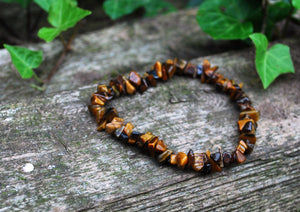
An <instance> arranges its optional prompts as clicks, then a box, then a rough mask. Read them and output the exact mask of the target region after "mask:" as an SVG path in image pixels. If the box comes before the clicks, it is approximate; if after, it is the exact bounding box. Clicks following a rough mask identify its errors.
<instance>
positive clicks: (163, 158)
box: [157, 149, 173, 163]
mask: <svg viewBox="0 0 300 212" xmlns="http://www.w3.org/2000/svg"><path fill="white" fill-rule="evenodd" d="M172 153H173V151H172V150H170V149H167V150H166V151H164V152H163V153H161V154H160V155H158V157H157V160H158V162H159V163H164V162H166V161H168V159H169V158H170V156H171V154H172Z"/></svg>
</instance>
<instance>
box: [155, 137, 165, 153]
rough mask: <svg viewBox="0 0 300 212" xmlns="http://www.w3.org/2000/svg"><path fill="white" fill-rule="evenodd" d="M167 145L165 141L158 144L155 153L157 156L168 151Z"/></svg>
mask: <svg viewBox="0 0 300 212" xmlns="http://www.w3.org/2000/svg"><path fill="white" fill-rule="evenodd" d="M167 148H168V147H167V145H166V144H165V142H164V141H163V140H159V141H158V142H157V144H156V147H155V152H156V153H157V154H160V153H163V152H164V151H166V150H167Z"/></svg>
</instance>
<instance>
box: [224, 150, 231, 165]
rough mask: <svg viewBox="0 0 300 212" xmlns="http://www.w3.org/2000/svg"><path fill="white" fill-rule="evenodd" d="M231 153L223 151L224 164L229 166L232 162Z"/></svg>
mask: <svg viewBox="0 0 300 212" xmlns="http://www.w3.org/2000/svg"><path fill="white" fill-rule="evenodd" d="M231 160H232V158H231V154H230V153H228V152H224V153H223V163H224V166H229V165H230V164H231Z"/></svg>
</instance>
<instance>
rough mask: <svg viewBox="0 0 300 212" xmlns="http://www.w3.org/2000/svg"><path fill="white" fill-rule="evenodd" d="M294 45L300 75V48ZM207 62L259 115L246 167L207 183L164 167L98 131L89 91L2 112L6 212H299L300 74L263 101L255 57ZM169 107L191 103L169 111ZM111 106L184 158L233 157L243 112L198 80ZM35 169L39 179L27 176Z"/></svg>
mask: <svg viewBox="0 0 300 212" xmlns="http://www.w3.org/2000/svg"><path fill="white" fill-rule="evenodd" d="M288 42H290V44H292V45H293V48H292V54H293V57H295V58H294V62H295V68H296V70H297V69H299V67H300V63H299V59H298V58H299V57H297V56H298V54H299V52H300V51H299V48H300V45H299V41H288ZM249 52H250V54H249ZM208 59H210V60H211V61H212V63H213V64H215V65H219V66H220V72H221V73H223V74H224V75H226V76H227V77H229V78H233V79H235V80H236V81H237V82H244V83H245V91H246V92H247V93H248V94H249V96H250V97H252V99H253V102H254V105H255V106H256V107H257V108H258V109H259V110H260V111H261V115H262V118H261V120H260V121H259V123H258V125H259V127H258V136H257V137H258V142H257V147H256V148H255V150H254V153H253V154H252V155H251V157H250V158H249V159H248V160H247V162H246V163H245V164H243V165H240V166H236V167H232V168H229V169H225V170H224V172H222V173H217V174H213V175H210V176H205V177H203V176H197V174H195V173H193V172H183V171H180V170H177V169H176V168H172V167H166V166H160V165H158V164H157V163H156V162H155V161H154V160H153V159H151V158H150V157H148V156H146V155H143V154H142V153H140V152H139V151H138V150H137V149H134V148H132V147H129V146H127V145H123V144H120V143H119V142H118V141H116V140H114V139H113V138H111V137H110V136H109V135H107V134H106V133H99V132H97V131H96V130H95V127H96V126H95V121H94V119H93V118H92V117H91V116H90V115H89V113H88V111H87V108H86V104H87V101H88V99H89V96H90V94H91V93H92V92H93V91H94V90H95V88H96V86H95V85H90V86H86V87H82V88H79V89H75V90H72V91H64V92H59V93H53V94H49V95H48V96H44V97H39V96H38V97H33V98H29V99H26V98H24V99H20V100H19V101H18V102H17V103H15V102H11V103H7V104H4V105H1V109H0V111H1V112H0V114H1V116H2V118H1V122H0V123H1V124H0V131H1V145H0V152H1V160H0V179H1V180H0V183H1V190H0V191H1V193H0V195H1V199H2V201H0V208H1V209H2V210H3V211H6V210H88V209H94V210H96V211H97V210H103V211H107V210H131V211H140V210H158V209H159V210H163V211H167V210H174V211H176V210H182V209H186V210H200V209H201V210H202V211H209V210H217V211H224V210H232V211H241V210H242V211H253V210H268V209H272V210H280V211H282V210H290V211H297V210H298V209H299V207H300V197H299V195H300V193H299V188H300V182H299V175H300V172H299V170H300V165H299V161H300V148H299V144H300V143H299V142H300V139H299V137H300V135H299V129H300V127H299V126H300V106H299V99H300V98H299V83H298V82H299V78H300V74H299V72H298V71H297V72H296V74H295V75H285V76H282V77H280V78H279V79H278V80H276V82H275V83H274V84H273V85H272V86H271V87H270V88H269V89H268V90H266V91H264V90H262V88H261V85H260V82H259V80H258V79H257V75H256V73H255V71H254V64H253V50H251V51H249V50H247V51H241V52H236V53H234V52H232V53H225V54H221V55H214V56H211V57H208ZM202 60H203V58H198V59H197V60H193V62H195V63H196V62H200V61H202ZM128 71H129V70H128ZM103 82H104V80H103ZM170 98H172V100H173V101H174V100H176V99H181V100H183V99H184V100H185V101H183V102H182V101H181V102H178V103H175V104H170V101H169V100H170ZM287 103H288V104H287ZM112 104H113V105H115V107H116V108H117V109H118V111H119V112H120V116H121V117H124V118H125V119H126V120H128V121H131V122H132V123H133V124H134V125H136V126H137V129H138V130H139V131H142V132H146V131H148V130H151V131H152V132H153V133H155V134H156V135H158V136H160V137H161V138H163V139H164V140H165V141H166V143H167V144H168V145H169V146H170V147H172V148H173V149H174V150H177V151H188V149H189V148H193V149H196V150H199V151H205V150H206V149H210V150H215V149H216V145H221V146H222V147H223V148H225V149H227V150H232V149H233V148H234V147H235V145H236V143H237V132H236V120H237V116H238V112H237V111H236V110H235V109H234V106H233V105H232V104H231V103H230V101H229V100H227V97H225V96H223V95H222V94H217V93H215V91H214V89H213V88H211V87H210V86H209V85H202V84H200V83H199V81H197V80H190V79H186V78H180V77H175V78H174V79H172V80H171V81H170V82H167V83H163V84H160V85H158V87H157V88H155V89H150V90H149V91H148V92H146V93H145V94H143V95H135V96H133V97H124V98H120V99H117V100H115V101H113V102H112ZM27 162H29V163H32V164H33V165H34V167H35V169H34V171H33V172H30V173H24V172H23V171H22V167H23V166H24V164H25V163H27Z"/></svg>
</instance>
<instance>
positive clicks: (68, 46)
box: [44, 24, 79, 83]
mask: <svg viewBox="0 0 300 212" xmlns="http://www.w3.org/2000/svg"><path fill="white" fill-rule="evenodd" d="M78 28H79V24H77V25H76V26H75V28H74V30H73V33H72V35H71V37H70V39H69V40H68V42H67V43H66V42H65V40H64V38H63V37H62V35H60V39H61V41H62V43H63V45H64V50H63V51H62V53H61V55H60V57H59V58H58V60H57V61H56V63H55V66H54V67H53V69H52V70H51V72H50V74H49V75H48V77H47V79H46V80H44V83H47V82H49V81H50V80H51V79H52V77H53V75H54V74H55V73H56V71H57V70H58V68H59V66H60V65H61V63H62V61H63V60H64V58H65V56H66V55H67V53H68V52H70V51H71V50H72V42H73V40H74V38H75V36H76V34H77V32H78Z"/></svg>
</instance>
